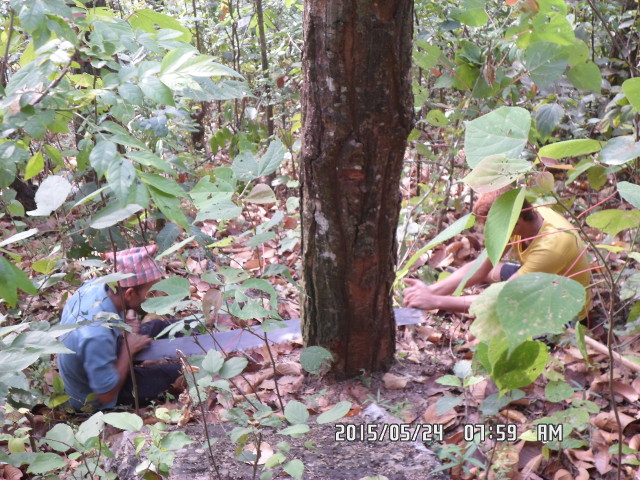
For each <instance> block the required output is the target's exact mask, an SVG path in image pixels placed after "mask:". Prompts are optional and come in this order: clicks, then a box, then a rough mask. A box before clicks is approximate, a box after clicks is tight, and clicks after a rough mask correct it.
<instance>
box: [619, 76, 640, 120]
mask: <svg viewBox="0 0 640 480" xmlns="http://www.w3.org/2000/svg"><path fill="white" fill-rule="evenodd" d="M622 91H623V92H624V94H625V95H626V97H627V100H629V103H630V104H631V106H632V107H633V111H634V112H640V78H638V77H636V78H630V79H628V80H625V81H624V82H623V83H622Z"/></svg>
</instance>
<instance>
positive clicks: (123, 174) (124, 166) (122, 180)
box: [107, 157, 136, 205]
mask: <svg viewBox="0 0 640 480" xmlns="http://www.w3.org/2000/svg"><path fill="white" fill-rule="evenodd" d="M135 178H136V169H135V168H133V165H132V164H131V162H130V161H129V160H126V159H125V158H122V157H118V159H117V160H116V161H114V162H113V163H112V164H111V165H109V169H108V170H107V180H108V181H109V188H111V190H112V191H113V193H114V194H115V196H116V198H117V199H118V200H119V204H120V205H126V203H127V197H128V196H129V191H130V188H131V184H132V183H133V181H134V179H135Z"/></svg>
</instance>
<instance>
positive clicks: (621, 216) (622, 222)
mask: <svg viewBox="0 0 640 480" xmlns="http://www.w3.org/2000/svg"><path fill="white" fill-rule="evenodd" d="M587 225H589V226H590V227H594V228H598V229H600V230H601V231H603V232H604V233H606V234H607V235H609V236H611V237H613V236H615V235H617V234H618V233H620V232H621V231H623V230H628V229H630V228H636V227H638V226H640V211H638V210H602V211H600V212H596V213H593V214H591V215H589V216H588V217H587Z"/></svg>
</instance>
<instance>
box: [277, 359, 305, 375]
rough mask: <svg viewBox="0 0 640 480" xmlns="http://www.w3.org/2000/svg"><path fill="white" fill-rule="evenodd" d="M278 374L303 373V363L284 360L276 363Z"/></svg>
mask: <svg viewBox="0 0 640 480" xmlns="http://www.w3.org/2000/svg"><path fill="white" fill-rule="evenodd" d="M276 373H277V374H278V375H295V376H298V375H301V374H302V365H300V363H299V362H283V363H278V364H277V365H276Z"/></svg>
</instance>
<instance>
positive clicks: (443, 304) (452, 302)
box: [434, 295, 478, 312]
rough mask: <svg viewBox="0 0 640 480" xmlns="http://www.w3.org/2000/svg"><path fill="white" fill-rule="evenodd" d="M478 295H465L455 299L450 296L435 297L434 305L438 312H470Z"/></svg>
mask: <svg viewBox="0 0 640 480" xmlns="http://www.w3.org/2000/svg"><path fill="white" fill-rule="evenodd" d="M476 298H478V295H463V296H460V297H453V296H450V295H435V296H434V303H435V305H436V306H437V308H438V310H446V311H448V312H468V311H469V307H470V306H471V304H472V303H473V301H474V300H475V299H476Z"/></svg>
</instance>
